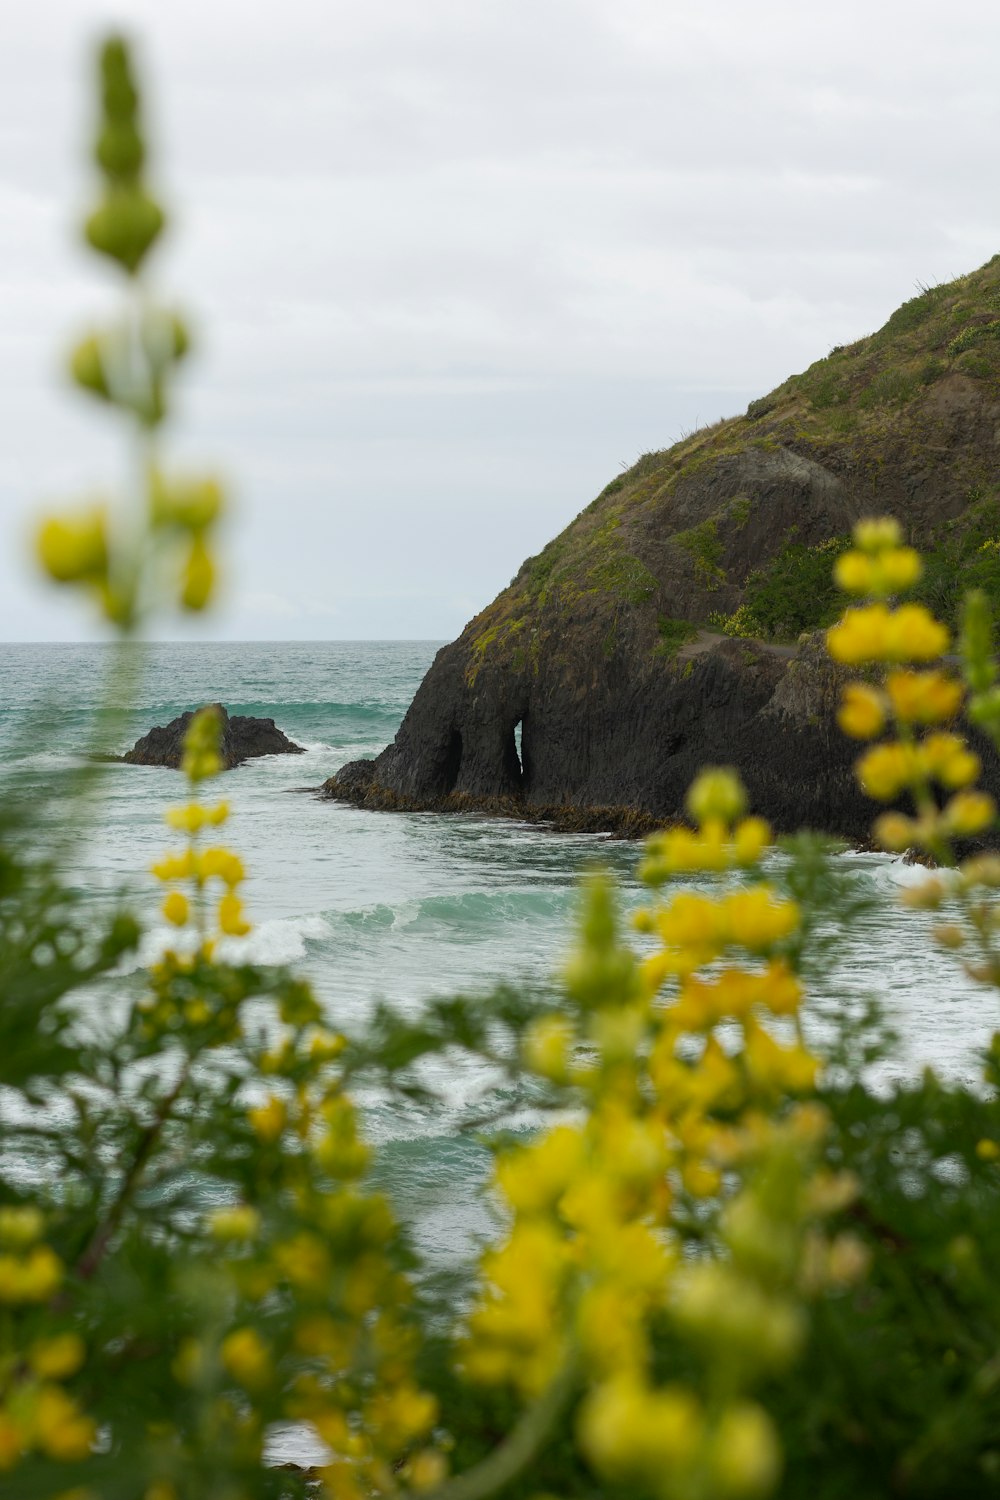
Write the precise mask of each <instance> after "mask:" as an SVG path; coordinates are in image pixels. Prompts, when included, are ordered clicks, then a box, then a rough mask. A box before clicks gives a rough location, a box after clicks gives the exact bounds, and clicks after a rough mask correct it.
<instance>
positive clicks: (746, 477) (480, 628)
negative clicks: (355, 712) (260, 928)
mask: <svg viewBox="0 0 1000 1500" xmlns="http://www.w3.org/2000/svg"><path fill="white" fill-rule="evenodd" d="M998 460H1000V257H996V258H995V259H994V260H993V261H991V262H990V263H989V264H988V265H987V266H985V267H983V268H982V269H981V270H980V271H977V272H975V273H973V274H972V275H970V276H967V277H963V278H961V279H960V280H959V281H957V282H953V283H951V284H950V285H948V286H944V287H936V288H932V289H931V290H929V291H928V292H926V293H924V294H922V295H921V296H920V297H917V298H914V299H913V300H912V301H911V302H908V303H905V304H904V305H903V306H902V307H901V308H900V309H899V310H898V311H897V312H896V313H894V314H893V316H892V318H890V320H889V322H888V323H887V324H886V325H885V327H884V328H883V329H881V330H880V331H879V332H878V333H876V334H872V335H871V336H870V337H868V338H865V339H861V340H859V341H858V342H857V343H855V344H852V345H850V346H848V347H846V348H842V349H838V350H834V351H833V352H832V353H831V354H830V355H829V356H828V357H827V358H826V359H823V360H820V361H818V362H817V363H816V364H815V365H812V366H811V367H810V368H809V369H808V370H807V371H805V373H804V374H802V375H799V376H795V377H793V378H792V379H790V380H788V381H786V382H785V383H784V384H783V385H782V386H780V387H778V389H777V390H775V391H773V392H772V393H771V394H770V395H769V396H767V397H764V398H762V399H761V400H759V401H755V402H752V403H751V405H750V407H749V408H748V411H747V413H746V414H745V415H744V416H741V417H734V418H732V419H730V420H727V421H724V422H720V423H718V424H717V425H716V426H714V427H712V428H710V429H706V430H703V431H701V432H698V433H695V434H693V435H692V436H691V437H689V438H687V439H685V440H684V441H683V442H681V443H678V444H676V445H675V446H674V447H673V448H670V449H667V450H665V451H663V452H658V453H650V454H647V455H646V456H645V457H643V458H642V459H640V460H639V462H638V463H637V464H635V465H634V466H633V468H632V469H630V470H629V471H628V473H626V474H624V475H622V476H621V477H620V478H618V479H615V480H614V481H613V482H612V483H611V484H609V485H608V486H607V487H606V488H605V489H604V490H603V491H602V492H601V494H600V495H599V496H598V497H597V499H596V500H595V501H593V503H592V504H591V505H589V506H588V507H587V509H586V510H584V511H583V512H582V513H581V514H580V515H579V516H578V517H577V518H576V520H575V521H574V522H573V523H572V524H571V525H570V526H569V527H567V529H566V530H565V531H564V532H563V533H562V534H561V535H560V536H559V537H557V538H556V539H555V540H554V541H552V542H550V543H549V544H548V546H547V547H545V548H544V550H543V551H542V552H541V553H540V554H539V555H538V556H537V557H532V558H529V559H528V560H527V561H526V562H525V563H524V564H523V565H522V567H521V569H520V571H519V572H518V574H517V576H516V577H515V578H514V579H513V581H512V582H511V584H510V586H509V588H507V589H505V590H504V591H503V593H501V594H500V595H499V596H498V597H497V598H496V599H495V600H494V601H493V603H492V604H491V605H489V606H488V608H486V609H485V610H484V611H483V612H482V613H481V614H480V615H478V616H477V617H476V618H475V619H474V620H473V621H471V623H470V624H469V625H468V626H467V627H466V628H465V630H464V631H463V633H462V635H461V636H460V637H459V639H458V640H457V641H454V642H453V643H452V644H451V645H450V646H446V647H445V648H444V649H443V650H442V651H440V652H439V653H438V656H437V658H436V660H435V662H434V664H433V666H432V667H431V669H430V671H429V672H428V674H427V677H426V678H425V679H424V682H423V684H422V685H421V687H420V689H419V691H418V693H417V695H416V697H415V699H414V701H413V704H412V706H411V708H410V710H409V712H408V713H407V715H406V718H405V719H404V721H403V724H402V725H401V727H400V730H399V733H398V734H397V736H396V739H395V741H394V743H393V744H392V745H390V746H389V747H388V748H387V749H386V750H384V751H383V752H382V754H381V755H380V756H379V757H378V758H377V759H376V760H375V761H374V762H367V763H358V762H355V763H354V764H353V765H351V766H349V767H345V768H344V770H343V771H342V772H341V773H340V775H339V776H337V777H334V778H332V780H331V781H330V782H328V783H327V784H326V788H325V791H326V793H327V794H328V795H330V796H334V797H343V798H345V799H347V800H350V801H354V802H358V803H362V804H364V805H367V806H377V807H390V806H412V807H448V806H469V805H500V804H503V805H504V806H510V807H514V808H520V809H521V810H523V811H524V812H526V813H527V814H528V815H529V816H530V815H539V814H540V813H542V812H546V811H548V810H551V809H553V808H556V809H559V808H562V809H577V810H582V811H584V812H585V811H586V810H587V809H605V810H607V809H617V810H619V811H620V810H622V809H630V810H632V811H633V812H634V814H635V815H636V816H637V817H640V818H641V817H644V816H645V817H649V818H669V817H671V816H673V815H675V814H677V813H678V812H679V810H680V808H681V806H682V801H683V794H684V790H685V788H686V786H687V784H688V782H689V780H690V778H691V776H692V775H693V774H694V772H695V771H696V769H697V768H698V767H699V766H700V765H702V764H704V763H710V762H716V763H717V762H725V763H729V764H734V765H736V766H738V767H739V769H740V770H741V772H742V773H743V775H744V777H745V779H746V781H747V784H748V787H749V790H750V795H751V799H752V802H753V804H754V806H755V807H756V808H757V809H758V810H759V811H760V812H761V813H763V814H765V815H766V816H768V817H770V818H771V819H772V820H773V821H774V822H775V823H776V824H777V826H778V827H779V828H791V827H795V826H800V825H803V824H806V825H811V826H813V827H818V828H825V829H829V830H831V831H833V832H837V833H841V834H844V835H846V836H850V837H856V838H858V837H862V836H863V835H864V833H865V831H866V830H867V828H868V826H869V823H870V821H871V815H872V809H871V805H870V804H869V803H866V802H865V801H864V799H863V798H862V797H861V796H860V794H859V793H858V792H857V791H856V790H855V787H854V783H853V779H852V776H851V765H852V762H853V759H854V757H855V755H856V753H857V746H856V745H854V744H852V743H850V742H848V741H845V740H844V738H843V737H842V736H841V734H840V732H839V730H838V729H837V727H836V724H835V722H834V718H833V709H834V705H835V702H836V698H837V692H838V682H837V677H836V672H835V670H834V668H833V667H832V666H831V665H830V664H829V663H828V662H827V661H826V659H825V656H824V653H823V651H822V647H821V642H820V639H819V636H818V633H817V632H818V629H819V627H821V626H823V625H824V624H826V623H828V622H829V621H830V620H831V619H832V618H834V616H835V614H836V611H837V610H838V608H839V603H838V601H837V599H836V597H835V595H834V592H833V589H832V585H831V584H830V573H831V566H832V562H833V558H834V556H835V554H836V552H837V551H838V550H839V549H840V548H842V547H843V546H844V545H846V537H847V535H848V533H849V531H850V527H851V525H852V523H853V522H854V521H855V520H856V519H857V518H858V517H859V516H861V515H865V514H871V513H873V512H877V513H888V514H890V515H894V516H896V517H897V518H898V519H899V520H900V521H901V522H902V524H903V526H904V529H905V531H906V534H907V537H908V538H909V539H910V540H911V541H913V542H914V543H915V544H916V545H918V546H920V547H921V548H923V549H924V550H925V551H928V552H929V554H930V559H929V566H928V569H927V575H926V580H925V583H924V585H923V589H924V597H925V598H926V600H927V602H928V603H929V604H931V605H932V606H933V607H935V608H937V609H939V610H942V611H943V612H944V613H945V614H946V615H947V613H948V612H949V611H950V610H951V609H952V608H953V605H954V600H955V597H956V594H957V592H958V590H959V589H960V588H964V587H965V586H966V584H967V583H969V582H977V583H979V584H981V585H982V586H985V587H986V588H987V589H988V590H991V591H992V592H994V593H995V594H996V595H997V596H998V598H1000V502H998V498H997V477H996V476H997V474H998V472H1000V464H998ZM720 631H724V632H726V634H721V633H720ZM802 631H806V632H809V634H807V636H806V637H805V638H804V640H803V641H802V642H801V643H798V640H797V638H798V637H799V635H800V633H801V632H802ZM782 641H787V642H795V643H796V644H789V645H782V644H781V643H782ZM518 725H520V747H521V748H520V756H519V755H518V751H517V742H516V738H515V730H516V728H517V726H518ZM989 766H990V770H989V775H990V777H991V778H992V777H993V776H994V772H995V768H996V760H995V758H991V759H990V761H989Z"/></svg>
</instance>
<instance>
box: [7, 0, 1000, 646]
mask: <svg viewBox="0 0 1000 1500" xmlns="http://www.w3.org/2000/svg"><path fill="white" fill-rule="evenodd" d="M112 25H114V26H122V27H124V28H125V29H126V30H127V31H128V32H129V33H130V35H131V36H132V37H133V38H134V39H135V41H136V43H137V46H138V48H139V57H140V59H141V66H142V73H143V76H144V78H145V79H146V80H147V102H148V115H149V133H150V135H151V137H152V141H153V145H154V155H153V166H152V174H151V175H152V180H153V183H154V185H155V187H156V188H157V190H158V193H159V196H160V197H161V198H162V199H163V200H164V201H165V202H166V204H167V205H168V207H169V210H170V213H171V230H170V233H169V235H168V237H167V238H166V239H165V241H164V244H163V247H162V249H161V250H158V251H157V254H156V256H155V258H154V259H153V261H152V262H151V273H152V279H153V282H154V284H155V287H156V289H157V290H158V292H160V293H161V294H162V296H163V297H164V298H165V299H166V300H168V301H169V302H170V303H171V304H172V305H177V306H180V307H182V308H184V309H185V311H186V312H187V313H188V314H189V316H190V318H191V320H192V322H193V324H194V328H195V333H196V340H197V357H196V358H192V360H191V362H190V364H189V366H188V367H187V368H186V371H185V375H184V379H183V385H182V390H181V392H180V393H179V398H178V404H177V420H176V422H175V423H174V424H173V426H172V428H171V432H170V435H169V437H168V442H167V454H168V457H169V458H170V459H171V460H172V461H173V462H174V463H175V464H176V466H177V467H178V468H181V469H184V468H187V469H192V468H199V469H202V468H203V469H207V470H211V471H215V472H221V473H222V474H224V475H225V476H226V478H227V480H228V482H229V485H230V489H231V493H232V496H233V505H232V521H231V524H230V526H229V528H228V531H227V535H226V537H225V542H224V548H223V555H224V562H225V588H224V592H223V599H222V603H221V606H220V608H219V609H218V610H217V611H215V612H214V614H213V615H212V616H210V617H199V618H198V619H197V620H196V621H194V622H193V623H185V622H182V621H178V620H176V619H169V620H165V621H164V622H162V624H161V626H160V628H159V634H161V635H165V636H174V635H177V636H190V635H192V634H193V635H195V636H199V637H201V636H209V635H211V636H219V637H222V638H226V639H231V640H241V639H285V638H288V639H296V638H300V639H348V638H354V639H372V638H407V637H409V638H418V639H440V640H444V639H450V638H451V637H453V636H455V635H457V634H458V633H459V632H460V630H461V629H462V627H463V625H464V624H465V623H466V621H467V620H469V619H470V618H471V617H472V616H473V615H474V614H475V613H476V612H477V611H478V610H479V609H481V608H482V607H483V606H485V605H486V604H487V603H488V602H489V601H490V599H492V598H493V596H494V595H495V594H496V593H497V592H498V591H499V590H500V589H501V588H503V587H504V586H505V585H506V584H507V583H508V581H509V580H510V578H511V577H512V575H513V574H514V573H515V572H516V571H517V569H518V567H519V565H520V563H521V562H522V560H523V559H524V558H525V557H526V556H529V555H531V554H532V553H535V552H537V551H538V550H539V549H540V548H541V547H542V546H543V545H544V544H545V542H546V541H547V540H548V539H549V538H550V537H552V536H554V535H555V534H556V533H557V532H558V531H560V530H561V529H562V528H563V527H564V526H565V525H566V524H568V522H570V521H571V520H572V519H573V517H574V516H575V515H576V514H577V513H578V512H579V511H580V510H581V509H582V508H583V507H584V506H585V505H587V504H588V503H589V502H590V500H592V499H593V498H594V496H595V495H596V494H597V493H598V492H599V491H600V490H601V489H602V488H603V487H604V485H605V484H606V483H607V482H608V481H609V480H610V479H612V478H614V477H615V475H616V474H617V473H618V472H619V471H620V470H621V469H622V468H624V467H626V466H628V465H629V464H631V463H633V462H634V461H635V459H636V458H638V457H639V456H640V454H642V453H644V452H648V451H649V450H651V449H658V448H663V447H666V446H668V445H669V444H670V443H671V442H674V441H675V440H676V439H678V438H679V437H681V436H683V435H684V434H686V433H687V432H689V431H691V430H692V429H694V428H696V427H697V426H699V425H702V424H704V423H707V422H711V421H714V420H715V419H716V418H718V417H720V416H723V415H730V414H732V413H735V412H738V411H740V410H741V409H743V408H744V407H745V406H746V403H747V402H748V401H749V400H750V399H752V398H753V397H755V396H758V395H761V394H762V393H764V392H766V391H767V390H769V389H770V388H772V387H773V386H775V385H777V384H778V383H780V382H781V381H782V380H783V379H785V377H786V376H788V375H789V374H791V373H793V372H795V371H797V370H800V369H803V368H805V367H806V366H807V365H809V364H810V363H811V362H812V361H813V360H814V359H817V358H820V357H822V356H823V355H825V354H826V353H827V352H828V351H829V349H830V348H831V347H832V346H833V345H835V344H840V343H845V342H849V341H851V340H853V339H855V338H857V337H860V336H861V335H863V334H865V333H868V332H870V331H872V330H873V329H874V328H876V327H878V326H879V325H880V324H881V323H883V322H884V321H885V319H886V318H887V317H888V315H889V314H890V313H891V312H892V310H893V308H894V307H896V306H897V305H898V304H899V303H900V302H902V301H903V300H905V299H906V298H907V297H910V296H913V295H915V294H916V292H917V291H918V290H919V289H920V287H921V286H925V285H931V284H933V283H935V282H939V281H942V280H949V279H951V278H952V277H954V276H957V275H960V274H962V273H963V272H965V271H969V270H971V269H973V268H974V267H975V266H978V265H980V264H981V263H982V262H983V261H985V260H988V259H989V258H990V256H991V255H993V254H994V253H995V252H996V251H997V250H1000V224H998V217H1000V189H998V186H997V182H998V174H997V158H998V144H1000V129H998V127H1000V90H998V89H997V86H996V70H997V60H998V58H1000V7H998V6H996V4H995V0H952V3H951V4H950V5H949V6H948V7H947V8H946V9H945V8H942V7H941V6H940V4H938V3H934V4H931V3H928V0H863V3H862V0H838V4H837V5H836V6H809V5H805V4H803V3H802V0H756V3H754V4H753V5H751V4H748V3H747V0H698V3H693V0H684V3H681V0H350V3H347V0H281V3H280V4H276V3H274V0H238V3H237V0H170V3H169V4H164V3H163V0H156V3H146V0H118V3H115V0H104V3H98V0H32V3H31V4H30V5H14V4H13V3H9V4H8V5H5V8H4V17H3V46H2V48H0V536H2V546H0V641H3V640H7V641H12V640H42V639H49V640H63V639H66V640H68V639H74V640H80V639H88V638H91V637H99V635H100V626H99V625H98V624H97V623H96V622H95V621H94V619H93V618H92V617H91V616H90V615H88V613H87V611H86V608H85V607H84V606H83V605H82V603H81V601H80V600H78V599H75V598H74V599H72V600H70V599H68V598H65V597H63V595H62V593H60V592H59V591H54V590H51V589H48V588H47V587H46V586H45V585H43V584H42V583H41V582H39V581H36V579H35V577H34V573H33V564H32V560H31V551H30V545H29V540H28V538H29V536H30V527H31V518H32V516H33V515H37V514H38V512H39V510H40V508H44V507H46V506H49V507H52V506H58V505H59V504H64V503H69V502H72V501H74V500H76V499H77V498H84V499H86V498H87V497H89V496H93V495H95V494H101V493H108V492H112V491H115V490H116V489H120V488H122V487H123V486H127V484H128V481H129V449H128V445H127V442H126V441H125V439H124V437H123V434H122V431H121V430H120V425H119V424H118V423H116V421H115V420H114V419H113V418H112V417H111V416H110V415H109V414H108V413H106V412H104V411H103V410H100V409H96V408H95V409H91V407H90V405H89V404H88V402H87V401H86V399H85V398H84V397H83V396H81V395H79V394H77V393H75V392H74V391H72V390H71V389H70V388H69V386H68V384H67V382H66V380H65V377H64V375H63V373H62V372H63V367H64V360H65V350H66V349H67V348H68V347H69V345H70V343H71V342H72V340H73V337H74V336H75V335H78V334H80V333H82V332H85V331H86V330H87V329H88V327H90V326H93V325H94V324H95V323H96V322H99V321H100V319H101V317H102V316H104V315H105V314H106V313H107V312H108V310H109V309H111V308H113V307H114V306H115V303H116V299H117V297H118V295H119V288H118V287H117V286H116V284H115V281H114V278H113V276H112V275H111V274H110V273H109V272H107V271H105V270H103V269H102V267H101V266H100V264H98V262H97V261H96V260H95V258H94V257H92V256H88V255H86V254H84V252H83V251H82V250H81V249H80V248H79V247H78V235H77V225H78V223H79V220H80V217H81V215H82V212H83V210H84V208H85V207H86V205H87V203H88V200H89V199H90V197H92V194H93V186H94V184H93V177H92V175H91V172H90V169H89V166H88V160H87V148H88V143H89V135H90V132H91V127H92V118H93V117H92V110H91V83H92V60H93V53H94V48H95V45H96V41H97V39H98V38H99V37H100V36H101V35H102V34H103V32H104V31H105V30H107V29H108V27H109V26H112Z"/></svg>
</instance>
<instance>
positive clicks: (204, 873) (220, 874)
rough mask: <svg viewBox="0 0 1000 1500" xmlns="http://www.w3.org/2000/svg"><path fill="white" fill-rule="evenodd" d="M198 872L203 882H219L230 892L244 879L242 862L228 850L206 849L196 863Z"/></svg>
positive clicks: (244, 872)
mask: <svg viewBox="0 0 1000 1500" xmlns="http://www.w3.org/2000/svg"><path fill="white" fill-rule="evenodd" d="M198 872H199V874H200V875H201V878H202V879H203V880H211V879H213V878H214V879H218V880H221V881H222V882H223V884H224V885H228V886H229V888H230V890H232V889H233V887H234V886H237V885H240V884H241V882H242V881H244V880H245V879H246V871H245V870H244V868H243V861H242V860H241V859H240V857H239V855H238V854H233V853H232V851H231V850H229V849H222V848H212V849H206V850H205V852H204V854H203V855H202V856H201V858H200V860H199V862H198Z"/></svg>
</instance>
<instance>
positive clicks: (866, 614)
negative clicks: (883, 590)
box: [826, 603, 948, 666]
mask: <svg viewBox="0 0 1000 1500" xmlns="http://www.w3.org/2000/svg"><path fill="white" fill-rule="evenodd" d="M826 644H827V650H828V651H829V653H830V655H831V656H832V657H833V658H834V660H835V661H839V662H843V663H844V665H845V666H860V665H861V664H862V663H864V662H878V661H885V662H906V661H934V660H936V659H937V658H938V657H939V656H943V654H944V653H945V652H946V651H947V649H948V632H947V630H946V629H945V627H944V626H943V625H942V624H941V623H940V622H939V621H937V620H935V619H934V616H933V615H932V614H931V613H930V611H929V610H927V609H925V608H924V606H923V605H922V604H903V605H901V606H900V607H899V609H896V610H890V609H888V608H887V606H886V605H885V604H882V603H878V604H871V605H868V606H867V608H864V609H849V610H847V611H846V613H845V614H844V616H843V618H842V619H841V620H840V621H839V623H838V624H836V625H833V626H831V628H830V629H829V630H828V631H827V633H826Z"/></svg>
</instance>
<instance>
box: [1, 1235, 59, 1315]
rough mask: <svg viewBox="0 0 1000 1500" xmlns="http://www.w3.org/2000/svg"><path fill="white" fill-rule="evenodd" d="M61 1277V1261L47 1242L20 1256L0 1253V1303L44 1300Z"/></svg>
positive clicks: (51, 1292)
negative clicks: (22, 1256)
mask: <svg viewBox="0 0 1000 1500" xmlns="http://www.w3.org/2000/svg"><path fill="white" fill-rule="evenodd" d="M62 1278H63V1263H62V1261H61V1260H60V1259H59V1257H58V1256H57V1255H56V1253H55V1251H54V1250H52V1249H51V1248H50V1247H49V1246H48V1245H36V1246H35V1247H34V1248H33V1249H32V1250H30V1251H29V1252H28V1254H27V1255H26V1256H25V1257H24V1258H23V1259H20V1258H18V1257H17V1256H14V1255H0V1302H10V1303H17V1302H47V1301H48V1299H49V1298H50V1297H51V1296H52V1294H53V1292H54V1291H56V1289H57V1288H58V1286H59V1284H60V1282H61V1281H62Z"/></svg>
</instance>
